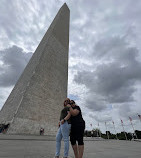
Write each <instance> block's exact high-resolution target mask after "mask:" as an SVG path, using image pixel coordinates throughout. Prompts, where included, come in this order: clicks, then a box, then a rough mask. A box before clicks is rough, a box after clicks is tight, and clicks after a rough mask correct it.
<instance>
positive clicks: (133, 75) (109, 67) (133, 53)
mask: <svg viewBox="0 0 141 158" xmlns="http://www.w3.org/2000/svg"><path fill="white" fill-rule="evenodd" d="M138 57H139V52H138V50H137V48H135V47H131V46H130V44H129V43H128V42H126V39H124V38H120V37H113V38H110V39H102V40H100V41H98V42H97V43H96V44H95V47H94V50H93V59H92V61H93V67H94V69H93V71H89V70H81V71H78V73H77V75H76V76H75V78H74V81H75V82H77V83H78V84H84V85H85V86H86V87H87V88H88V89H89V91H90V93H95V95H97V96H101V98H104V99H103V100H105V103H104V104H105V105H106V104H108V103H124V102H132V101H134V98H133V93H134V92H135V91H136V89H135V87H134V86H135V85H136V81H141V72H140V70H141V63H140V62H139V61H138V60H137V58H138ZM95 60H99V61H100V64H99V65H96V64H95ZM105 62H106V63H105ZM95 98H96V97H95ZM100 100H101V99H100ZM100 100H98V99H96V100H95V102H96V103H95V105H92V103H90V101H89V99H87V103H88V107H89V108H90V109H92V107H93V106H95V107H93V109H94V108H96V109H97V110H102V109H104V108H105V106H104V105H103V106H100V104H101V103H100V102H101V101H100ZM97 103H98V104H97ZM97 105H98V106H97Z"/></svg>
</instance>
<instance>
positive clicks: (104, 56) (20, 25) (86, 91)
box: [0, 0, 141, 133]
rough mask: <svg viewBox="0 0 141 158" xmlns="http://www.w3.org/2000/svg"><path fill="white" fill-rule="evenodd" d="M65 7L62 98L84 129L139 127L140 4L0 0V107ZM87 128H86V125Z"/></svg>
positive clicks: (137, 0)
mask: <svg viewBox="0 0 141 158" xmlns="http://www.w3.org/2000/svg"><path fill="white" fill-rule="evenodd" d="M64 2H66V3H67V5H68V7H69V8H70V16H71V17H70V45H69V81H68V96H69V97H70V98H71V99H74V100H75V101H76V103H77V104H78V105H79V106H80V107H81V109H82V112H83V117H84V119H85V121H86V128H87V129H92V128H97V127H98V122H99V125H100V129H101V130H102V132H105V130H106V129H105V121H106V123H107V126H108V127H107V128H108V130H110V131H111V132H113V133H114V130H113V126H112V120H113V121H114V122H115V126H116V130H117V132H120V131H122V127H121V122H120V119H122V120H123V122H124V125H125V129H126V131H128V132H132V131H133V130H132V128H131V125H130V122H129V119H128V117H129V116H130V117H132V119H133V124H134V126H135V128H136V129H138V130H140V129H141V122H140V121H139V119H138V116H137V113H139V114H141V97H140V96H141V44H140V41H141V18H140V15H141V1H140V0H135V1H133V0H124V1H123V0H118V1H117V0H104V1H103V0H87V1H86V0H40V1H38V0H28V1H26V0H20V1H19V0H1V1H0V3H1V5H0V108H1V107H2V106H3V104H4V102H5V101H6V99H7V97H8V96H9V94H10V92H11V90H12V88H13V87H14V85H15V83H16V81H17V79H18V78H19V76H20V75H21V73H22V71H23V69H24V68H25V66H26V64H27V63H28V61H29V59H30V58H31V56H32V54H33V53H34V51H35V49H36V48H37V46H38V44H39V42H40V41H41V39H42V37H43V35H44V34H45V32H46V31H47V29H48V27H49V25H50V24H51V22H52V20H53V19H54V17H55V15H56V14H57V11H58V10H59V9H60V7H61V6H62V5H63V3H64ZM90 124H92V127H91V126H90Z"/></svg>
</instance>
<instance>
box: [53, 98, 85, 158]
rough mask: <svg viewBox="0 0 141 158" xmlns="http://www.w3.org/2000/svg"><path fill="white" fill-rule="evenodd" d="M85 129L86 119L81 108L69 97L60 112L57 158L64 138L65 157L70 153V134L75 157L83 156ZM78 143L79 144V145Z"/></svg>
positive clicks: (80, 157)
mask: <svg viewBox="0 0 141 158" xmlns="http://www.w3.org/2000/svg"><path fill="white" fill-rule="evenodd" d="M84 130H85V121H84V120H83V117H82V113H81V109H80V107H79V106H77V105H76V104H75V101H73V100H70V99H69V98H67V99H66V100H65V101H64V108H63V109H62V111H61V114H60V122H59V128H58V131H57V134H56V154H55V158H59V156H60V148H61V140H62V138H63V140H64V157H63V158H67V157H68V153H69V135H70V142H71V145H72V148H73V151H74V155H75V158H82V157H83V152H84V142H83V135H84ZM77 143H78V145H77Z"/></svg>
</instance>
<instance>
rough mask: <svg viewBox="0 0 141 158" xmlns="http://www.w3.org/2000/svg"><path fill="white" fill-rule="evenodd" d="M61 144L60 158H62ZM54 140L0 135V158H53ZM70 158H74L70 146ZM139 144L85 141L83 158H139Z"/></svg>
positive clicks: (140, 147)
mask: <svg viewBox="0 0 141 158" xmlns="http://www.w3.org/2000/svg"><path fill="white" fill-rule="evenodd" d="M63 149H64V148H63V142H62V149H61V156H63ZM54 152H55V138H54V137H52V136H18V135H17V136H9V135H0V158H53V157H54ZM69 157H70V158H74V155H73V151H72V148H71V146H70V154H69ZM139 157H141V142H136V141H120V140H109V141H108V140H98V139H93V138H86V139H85V152H84V158H139Z"/></svg>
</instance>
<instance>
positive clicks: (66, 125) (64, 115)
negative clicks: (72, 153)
mask: <svg viewBox="0 0 141 158" xmlns="http://www.w3.org/2000/svg"><path fill="white" fill-rule="evenodd" d="M69 103H70V99H69V98H67V99H66V100H65V101H64V108H63V109H62V111H61V114H60V121H59V128H58V131H57V134H56V154H55V158H59V156H60V148H61V140H62V138H63V140H64V158H67V157H68V153H69V134H70V128H71V124H70V123H71V122H70V117H71V114H70V112H69V107H67V105H68V104H69Z"/></svg>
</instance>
